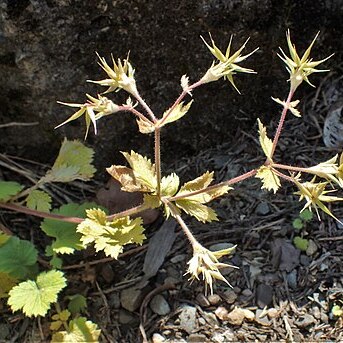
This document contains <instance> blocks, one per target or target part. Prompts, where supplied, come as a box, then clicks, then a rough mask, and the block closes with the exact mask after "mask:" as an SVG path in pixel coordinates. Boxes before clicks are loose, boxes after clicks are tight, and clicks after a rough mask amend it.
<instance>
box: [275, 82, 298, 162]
mask: <svg viewBox="0 0 343 343" xmlns="http://www.w3.org/2000/svg"><path fill="white" fill-rule="evenodd" d="M293 94H294V90H293V89H292V88H291V89H290V90H289V93H288V97H287V100H286V104H285V106H284V107H283V110H282V114H281V118H280V121H279V125H278V127H277V129H276V133H275V136H274V140H273V146H272V151H271V158H272V157H273V155H274V152H275V149H276V146H277V144H278V141H279V138H280V135H281V131H282V128H283V124H284V122H285V118H286V114H287V111H288V106H289V104H290V102H291V100H292V97H293Z"/></svg>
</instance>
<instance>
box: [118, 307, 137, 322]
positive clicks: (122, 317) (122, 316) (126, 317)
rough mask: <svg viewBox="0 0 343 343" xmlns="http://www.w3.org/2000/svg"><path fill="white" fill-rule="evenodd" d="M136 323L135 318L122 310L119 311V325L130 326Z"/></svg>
mask: <svg viewBox="0 0 343 343" xmlns="http://www.w3.org/2000/svg"><path fill="white" fill-rule="evenodd" d="M135 321H136V318H135V317H134V316H133V315H132V314H131V313H130V312H129V311H126V310H123V309H120V310H119V323H120V324H124V325H125V324H132V323H134V322H135Z"/></svg>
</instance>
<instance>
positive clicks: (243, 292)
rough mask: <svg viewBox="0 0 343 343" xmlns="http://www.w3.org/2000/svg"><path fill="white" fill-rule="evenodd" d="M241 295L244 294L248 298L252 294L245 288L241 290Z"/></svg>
mask: <svg viewBox="0 0 343 343" xmlns="http://www.w3.org/2000/svg"><path fill="white" fill-rule="evenodd" d="M242 295H244V296H245V297H247V298H249V297H251V296H252V291H251V290H250V289H249V288H246V289H244V290H243V291H242Z"/></svg>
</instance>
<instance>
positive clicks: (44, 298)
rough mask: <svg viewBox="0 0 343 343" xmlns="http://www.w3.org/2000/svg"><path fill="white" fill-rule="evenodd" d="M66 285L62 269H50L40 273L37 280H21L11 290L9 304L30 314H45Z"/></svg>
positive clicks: (29, 315) (14, 309) (35, 315)
mask: <svg viewBox="0 0 343 343" xmlns="http://www.w3.org/2000/svg"><path fill="white" fill-rule="evenodd" d="M65 286H66V279H65V277H64V276H63V273H62V272H61V271H57V270H50V271H48V272H42V273H40V274H39V275H38V277H37V279H36V281H32V280H29V281H25V282H21V283H20V284H19V285H18V286H15V287H13V288H12V290H11V291H10V292H9V299H8V304H9V305H10V306H11V309H12V311H18V310H22V311H23V313H24V314H25V315H26V316H28V317H31V316H34V317H37V316H45V315H46V313H47V312H48V310H49V309H50V305H51V304H52V303H55V302H56V301H57V296H58V293H59V292H60V291H61V290H62V289H63V288H64V287H65Z"/></svg>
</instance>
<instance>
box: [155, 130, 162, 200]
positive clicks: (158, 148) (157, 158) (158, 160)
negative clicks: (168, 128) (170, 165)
mask: <svg viewBox="0 0 343 343" xmlns="http://www.w3.org/2000/svg"><path fill="white" fill-rule="evenodd" d="M154 132H155V169H156V178H157V196H158V197H159V196H160V195H161V129H160V128H157V127H156V128H155V131H154Z"/></svg>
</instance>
